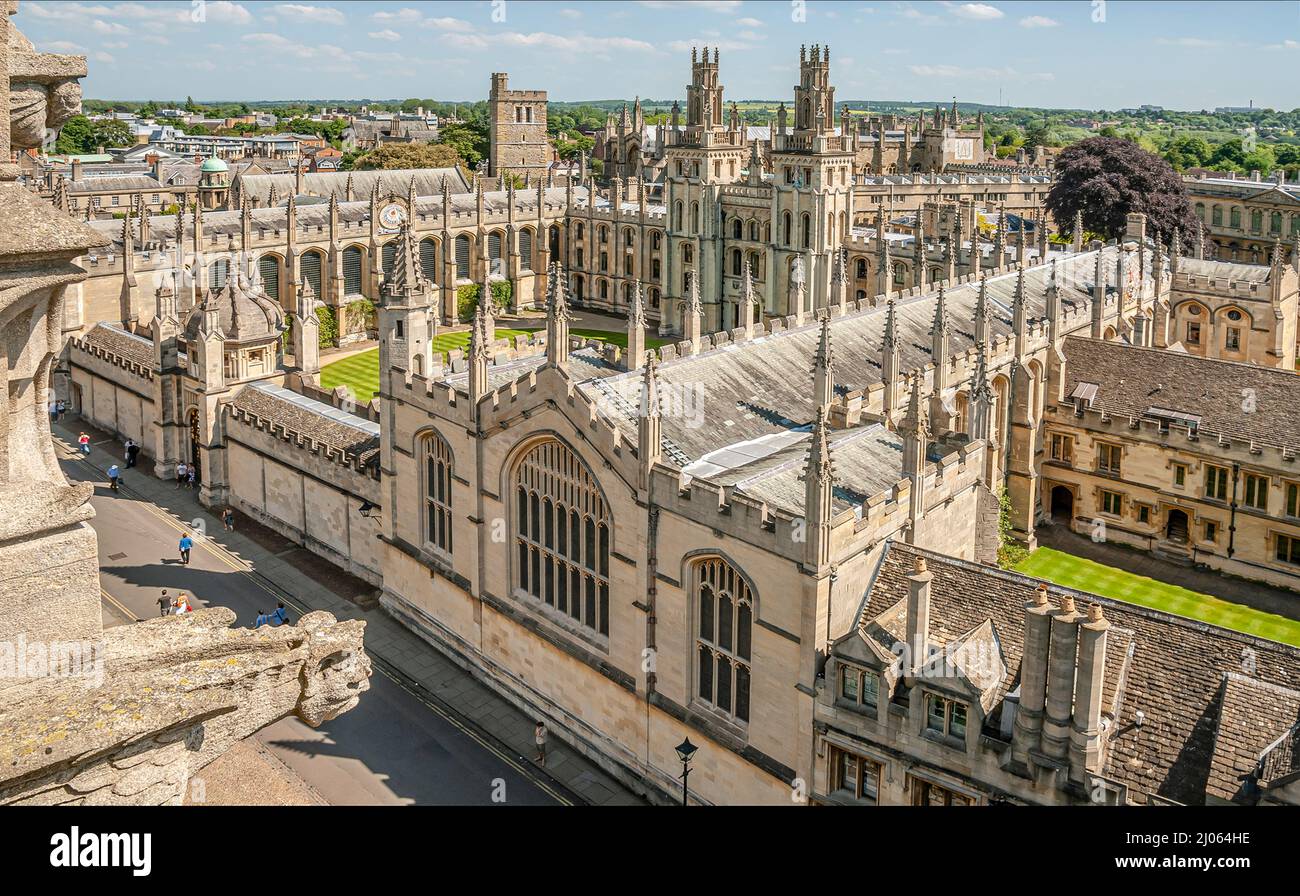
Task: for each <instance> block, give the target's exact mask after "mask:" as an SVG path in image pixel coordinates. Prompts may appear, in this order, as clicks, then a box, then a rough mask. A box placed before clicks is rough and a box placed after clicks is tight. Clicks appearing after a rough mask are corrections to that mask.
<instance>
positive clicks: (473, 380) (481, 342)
mask: <svg viewBox="0 0 1300 896" xmlns="http://www.w3.org/2000/svg"><path fill="white" fill-rule="evenodd" d="M547 324H548V326H547V331H548V333H547V335H548V336H549V335H550V334H549V331H550V326H549V324H550V321H549V318H548V321H547ZM566 329H567V326H566ZM565 343H566V344H567V343H568V340H567V339H566V340H565ZM489 344H490V343H489V341H488V335H487V330H486V327H485V318H484V315H483V303H482V302H479V305H478V307H477V308H476V309H474V323H473V325H472V326H471V328H470V331H469V397H470V400H471V401H473V402H475V403H477V402H478V400H479V399H480V398H482V397H483V396H484V395H486V394H487V391H488V345H489ZM546 350H547V356H548V360H549V359H550V358H549V356H550V344H549V343H548V344H547V348H546Z"/></svg>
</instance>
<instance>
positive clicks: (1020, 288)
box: [1011, 265, 1029, 358]
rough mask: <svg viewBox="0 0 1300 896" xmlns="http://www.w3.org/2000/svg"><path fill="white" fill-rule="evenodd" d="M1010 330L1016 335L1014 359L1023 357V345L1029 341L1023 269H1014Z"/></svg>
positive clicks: (1020, 266) (1019, 267) (1020, 267)
mask: <svg viewBox="0 0 1300 896" xmlns="http://www.w3.org/2000/svg"><path fill="white" fill-rule="evenodd" d="M1011 328H1012V329H1013V330H1014V331H1015V335H1016V357H1017V358H1023V357H1024V356H1025V344H1026V342H1027V341H1028V339H1029V305H1028V301H1027V298H1026V296H1025V268H1024V265H1019V266H1017V268H1016V292H1015V296H1014V298H1013V299H1012V302H1011Z"/></svg>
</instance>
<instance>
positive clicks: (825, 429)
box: [803, 405, 835, 567]
mask: <svg viewBox="0 0 1300 896" xmlns="http://www.w3.org/2000/svg"><path fill="white" fill-rule="evenodd" d="M826 416H827V413H826V407H825V406H824V405H819V406H818V408H817V419H816V420H815V421H814V422H813V431H812V440H811V441H810V442H809V444H808V462H807V464H806V465H805V466H804V471H803V483H804V525H805V527H806V529H805V533H804V534H805V536H806V538H807V541H806V543H805V544H806V554H805V557H806V561H807V564H808V565H809V566H812V567H821V566H824V565H826V564H827V563H829V562H830V559H831V558H830V523H831V515H832V510H833V505H832V501H833V499H834V494H835V467H834V465H833V464H832V463H831V446H830V427H829V425H828V423H827V419H826Z"/></svg>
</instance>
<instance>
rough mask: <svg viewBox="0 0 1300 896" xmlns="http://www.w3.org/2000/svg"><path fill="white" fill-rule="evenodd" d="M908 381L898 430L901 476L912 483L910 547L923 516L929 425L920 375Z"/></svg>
mask: <svg viewBox="0 0 1300 896" xmlns="http://www.w3.org/2000/svg"><path fill="white" fill-rule="evenodd" d="M911 380H912V381H911V392H910V394H909V395H908V398H907V412H906V413H905V414H904V415H903V420H902V423H901V424H899V427H898V432H899V435H901V436H902V437H903V476H904V477H905V478H907V479H908V480H910V481H911V483H912V488H911V496H910V499H909V501H908V520H909V522H910V524H911V525H910V526H909V528H908V531H907V541H908V542H909V543H912V542H913V540H914V539H915V537H916V524H917V523H918V522H920V520H921V518H922V517H923V516H925V460H926V449H927V448H928V447H929V443H930V422H929V419H928V417H927V415H926V412H925V403H924V402H922V401H921V388H922V386H923V385H924V382H923V380H922V378H921V374H919V373H918V374H916V375H915V376H913V377H912V378H911Z"/></svg>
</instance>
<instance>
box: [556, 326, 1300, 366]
mask: <svg viewBox="0 0 1300 896" xmlns="http://www.w3.org/2000/svg"><path fill="white" fill-rule="evenodd" d="M539 329H541V328H539ZM569 335H570V336H581V337H582V338H583V339H595V340H597V341H599V342H608V343H609V344H610V345H617V346H618V347H619V348H623V349H625V348H627V331H626V330H588V329H584V328H581V327H577V328H575V327H570V328H569ZM672 341H673V340H671V339H659V338H658V337H656V336H647V337H646V338H645V347H646V348H658V347H659V346H661V345H668V344H670V343H671V342H672ZM1298 363H1300V362H1298Z"/></svg>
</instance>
